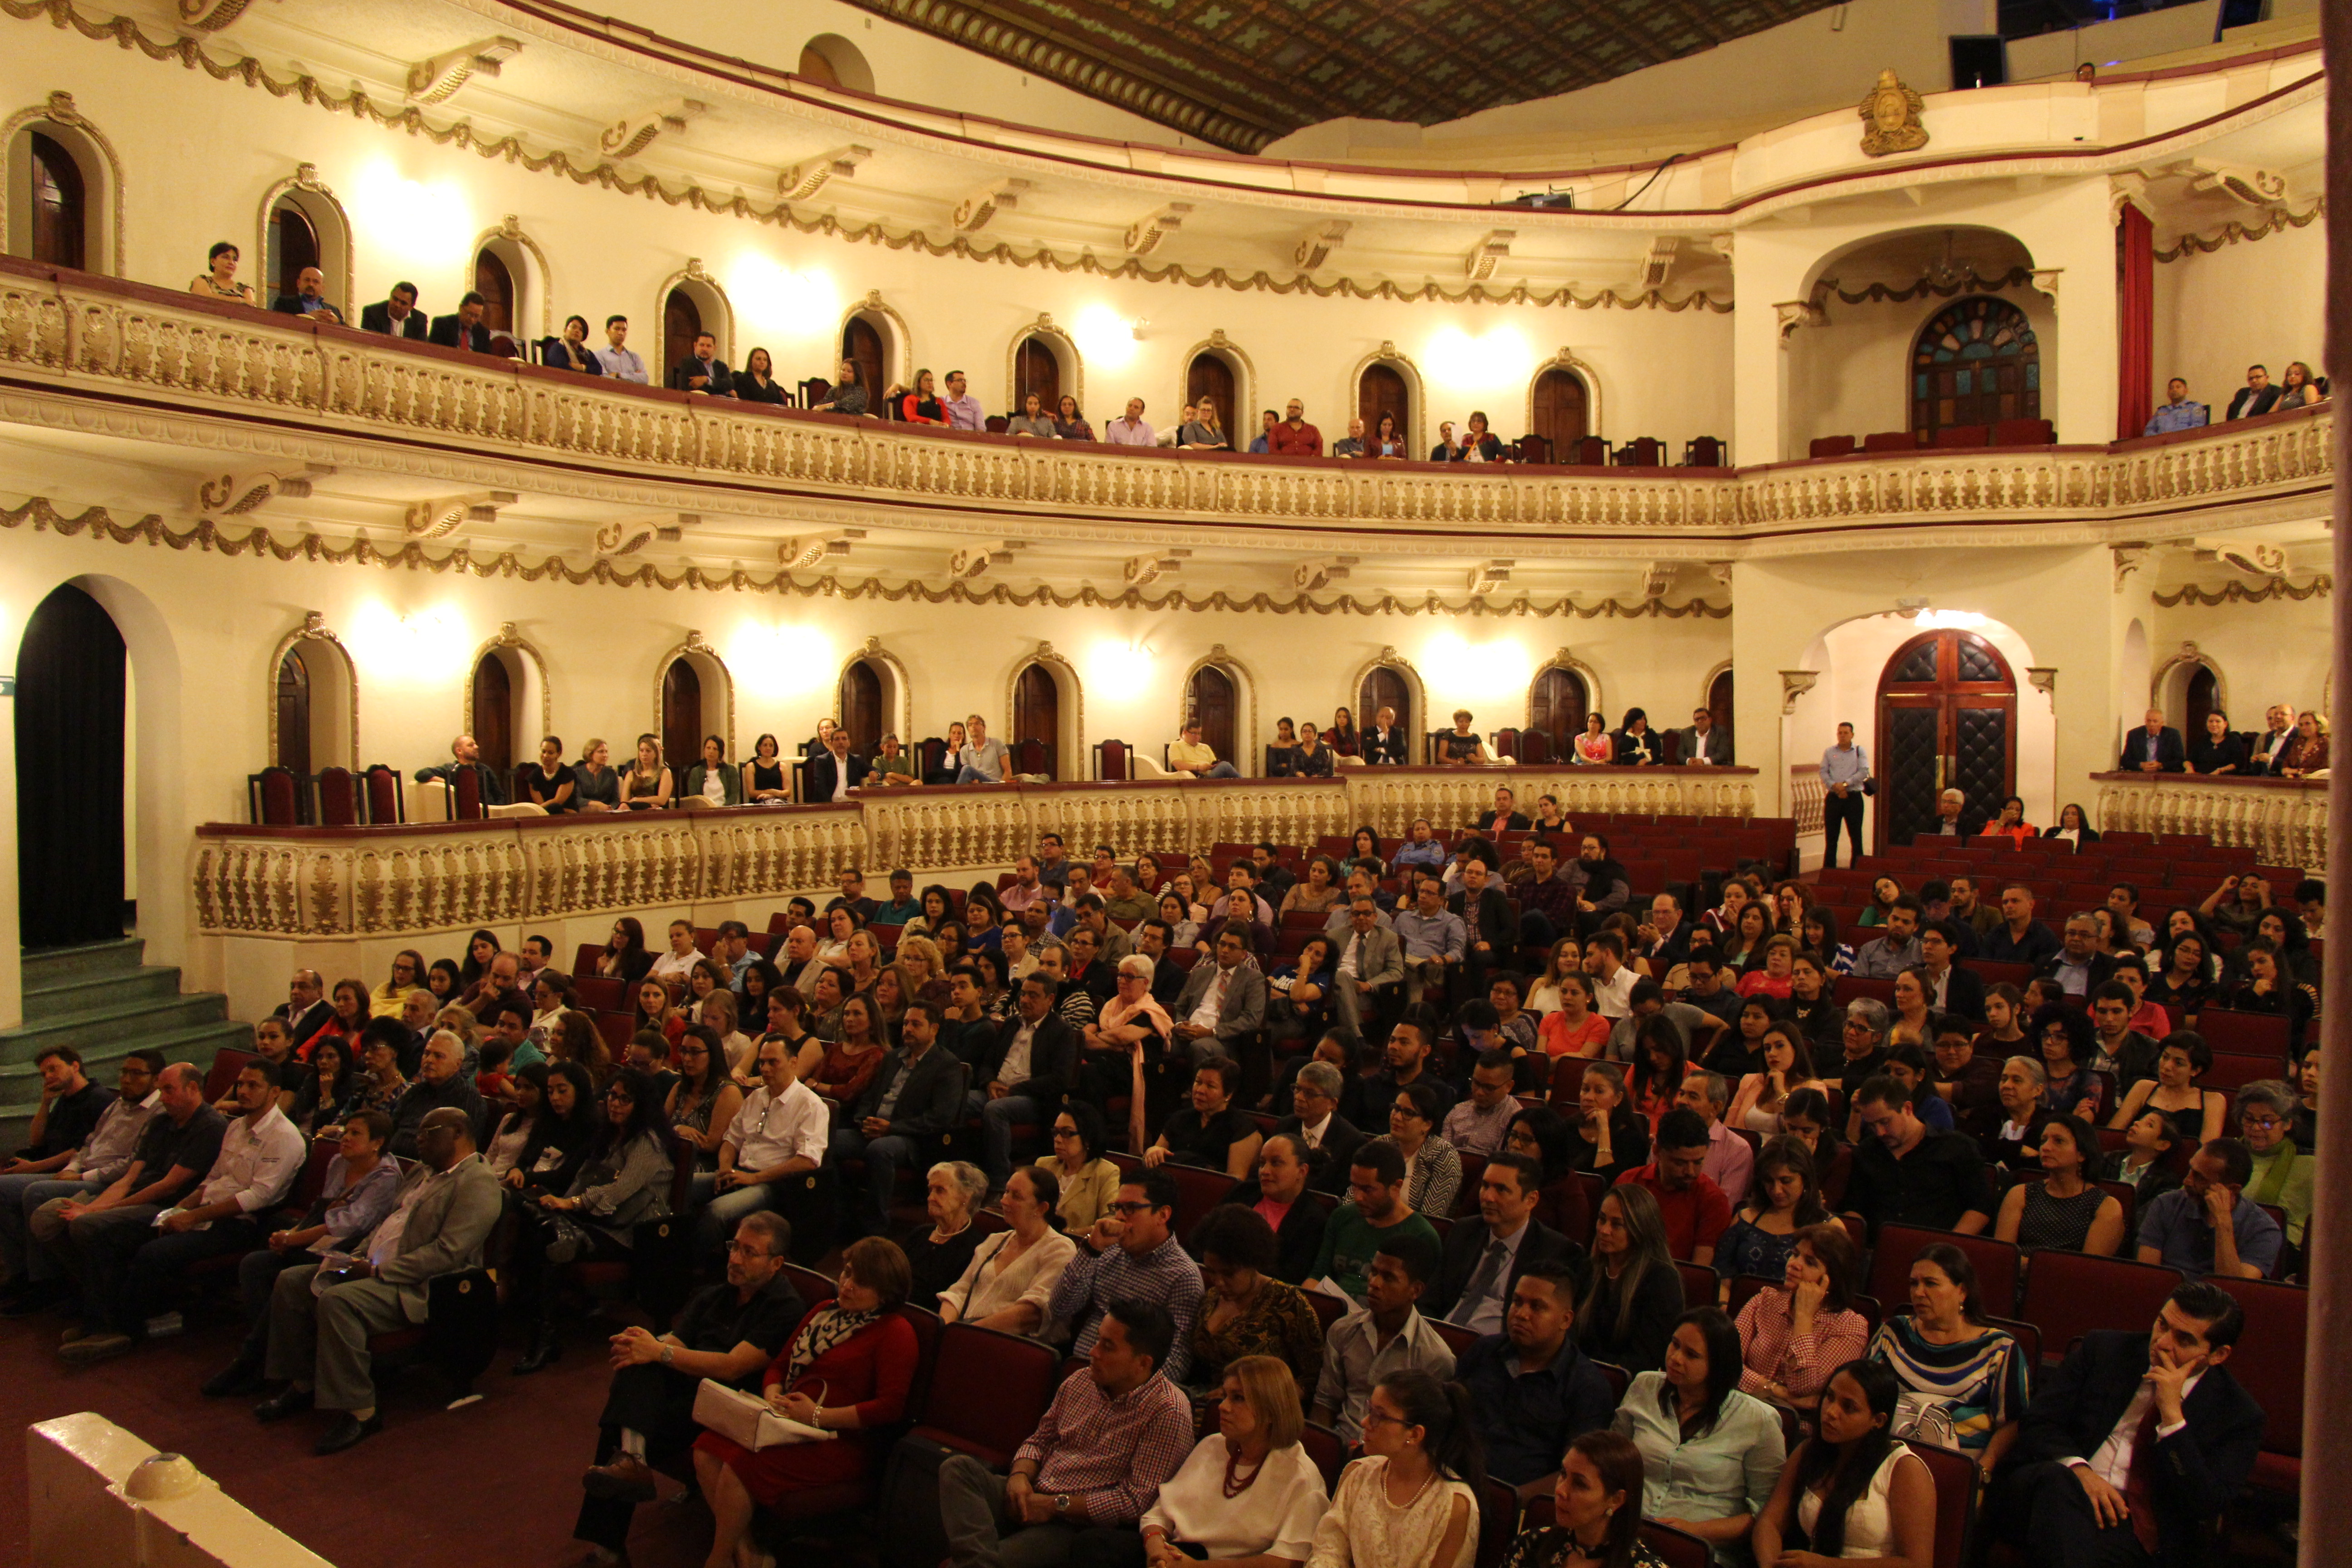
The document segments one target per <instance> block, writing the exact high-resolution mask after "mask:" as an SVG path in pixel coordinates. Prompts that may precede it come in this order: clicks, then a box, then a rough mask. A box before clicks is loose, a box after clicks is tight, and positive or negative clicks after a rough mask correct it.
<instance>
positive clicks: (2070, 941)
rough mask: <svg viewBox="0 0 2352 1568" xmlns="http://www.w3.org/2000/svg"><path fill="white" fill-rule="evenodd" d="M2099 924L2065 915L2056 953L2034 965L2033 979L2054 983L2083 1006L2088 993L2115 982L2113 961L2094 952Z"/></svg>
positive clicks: (2114, 964)
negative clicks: (2078, 998) (2081, 999)
mask: <svg viewBox="0 0 2352 1568" xmlns="http://www.w3.org/2000/svg"><path fill="white" fill-rule="evenodd" d="M2098 941H2099V922H2098V921H2095V920H2093V919H2092V918H2091V917H2090V916H2089V915H2068V916H2067V917H2066V924H2065V927H2064V929H2063V932H2062V934H2061V935H2060V936H2059V939H2058V951H2057V952H2054V953H2053V954H2052V955H2051V956H2050V957H2049V958H2047V959H2045V960H2043V961H2042V963H2039V964H2036V965H2035V966H2034V970H2033V978H2034V979H2036V980H2054V981H2056V982H2057V983H2058V987H2059V989H2060V990H2062V991H2063V992H2065V993H2066V994H2068V995H2069V996H2080V997H2083V998H2084V1000H2085V1001H2086V1002H2087V1001H2088V1000H2089V998H2090V995H2091V993H2092V992H2094V991H2096V990H2097V989H2098V988H2099V987H2100V986H2102V985H2105V984H2106V983H2107V982H2108V981H2110V980H2112V979H2114V978H2115V973H2116V959H2115V956H2114V955H2113V954H2112V953H2105V952H2100V951H2099V950H2098V945H2097V944H2098Z"/></svg>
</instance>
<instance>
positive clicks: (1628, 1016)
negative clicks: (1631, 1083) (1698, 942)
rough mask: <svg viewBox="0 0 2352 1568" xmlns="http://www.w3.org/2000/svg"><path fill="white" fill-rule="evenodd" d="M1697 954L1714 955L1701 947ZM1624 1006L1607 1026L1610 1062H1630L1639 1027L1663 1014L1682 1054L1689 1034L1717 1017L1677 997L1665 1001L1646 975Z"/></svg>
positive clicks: (1658, 986)
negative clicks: (1621, 1011)
mask: <svg viewBox="0 0 2352 1568" xmlns="http://www.w3.org/2000/svg"><path fill="white" fill-rule="evenodd" d="M1700 951H1701V952H1705V953H1706V954H1707V956H1708V957H1709V958H1710V959H1711V958H1712V957H1713V956H1714V952H1713V950H1712V949H1708V948H1702V949H1700ZM1716 989H1717V991H1721V990H1722V989H1723V986H1722V985H1721V984H1719V983H1718V984H1717V986H1716ZM1626 1004H1627V1005H1626V1009H1625V1016H1623V1017H1622V1018H1620V1019H1618V1020H1617V1021H1616V1022H1615V1023H1613V1024H1612V1025H1610V1026H1609V1059H1610V1060H1611V1061H1612V1062H1630V1061H1632V1060H1633V1041H1634V1038H1635V1037H1637V1036H1638V1035H1640V1034H1641V1032H1642V1026H1643V1024H1644V1023H1646V1022H1647V1021H1648V1020H1650V1019H1652V1018H1654V1017H1657V1016H1660V1015H1662V1014H1663V1015H1664V1017H1665V1020H1666V1022H1668V1023H1670V1024H1672V1025H1673V1026H1675V1033H1676V1034H1678V1035H1680V1036H1681V1037H1682V1040H1683V1049H1684V1050H1685V1052H1687V1051H1689V1049H1690V1042H1691V1031H1692V1030H1694V1029H1696V1028H1697V1027H1698V1026H1700V1025H1702V1024H1704V1023H1706V1021H1707V1020H1708V1019H1709V1018H1712V1017H1715V1016H1717V1015H1715V1014H1713V1013H1709V1012H1706V1010H1704V1009H1702V1008H1699V1007H1696V1006H1694V1005H1691V1004H1690V1003H1688V1002H1685V1001H1683V1000H1681V999H1680V997H1677V998H1676V999H1675V1000H1674V1001H1672V1002H1669V1001H1667V1000H1666V992H1665V987H1664V986H1663V985H1661V984H1659V983H1658V982H1657V981H1655V980H1653V979H1651V978H1650V977H1649V976H1647V975H1643V977H1642V978H1641V979H1639V980H1636V981H1635V982H1633V991H1632V993H1631V994H1629V995H1628V997H1627V998H1626Z"/></svg>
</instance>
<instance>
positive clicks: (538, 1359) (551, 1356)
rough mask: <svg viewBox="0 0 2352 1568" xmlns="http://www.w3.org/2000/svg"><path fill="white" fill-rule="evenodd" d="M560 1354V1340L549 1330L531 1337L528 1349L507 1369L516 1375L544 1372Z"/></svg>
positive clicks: (522, 1375) (561, 1350) (561, 1349)
mask: <svg viewBox="0 0 2352 1568" xmlns="http://www.w3.org/2000/svg"><path fill="white" fill-rule="evenodd" d="M562 1354H563V1345H562V1342H560V1341H558V1340H557V1339H556V1337H555V1333H554V1331H552V1330H549V1331H544V1332H542V1333H541V1334H540V1335H539V1336H538V1337H537V1338H535V1339H533V1340H532V1341H531V1342H530V1349H529V1350H528V1351H525V1352H523V1353H522V1356H521V1358H520V1359H519V1360H518V1361H517V1362H516V1363H514V1365H513V1366H511V1367H509V1368H508V1369H507V1370H508V1371H509V1373H511V1374H513V1375H514V1376H516V1377H529V1376H530V1374H531V1373H535V1372H545V1371H546V1370H547V1369H548V1368H549V1367H551V1366H553V1365H554V1364H555V1363H556V1360H557V1358H559V1357H560V1356H562Z"/></svg>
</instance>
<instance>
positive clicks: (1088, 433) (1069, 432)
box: [1054, 393, 1095, 441]
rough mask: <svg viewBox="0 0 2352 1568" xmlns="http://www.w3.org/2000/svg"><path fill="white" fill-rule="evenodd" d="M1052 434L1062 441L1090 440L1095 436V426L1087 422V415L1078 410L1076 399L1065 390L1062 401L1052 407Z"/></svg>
mask: <svg viewBox="0 0 2352 1568" xmlns="http://www.w3.org/2000/svg"><path fill="white" fill-rule="evenodd" d="M1054 434H1055V437H1058V438H1059V439H1061V440H1064V441H1091V440H1093V439H1094V438H1095V427H1094V426H1091V425H1089V424H1087V416H1085V415H1084V414H1083V413H1081V412H1079V409H1078V400H1077V399H1076V398H1075V397H1073V396H1071V395H1069V394H1068V393H1064V394H1062V401H1061V402H1060V403H1059V404H1057V405H1055V409H1054Z"/></svg>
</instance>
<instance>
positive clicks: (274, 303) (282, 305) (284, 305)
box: [269, 294, 343, 321]
mask: <svg viewBox="0 0 2352 1568" xmlns="http://www.w3.org/2000/svg"><path fill="white" fill-rule="evenodd" d="M319 303H320V304H321V305H323V306H325V307H326V308H327V309H328V310H334V311H335V320H336V321H341V320H343V313H342V312H341V310H335V307H334V305H333V304H332V303H331V302H330V301H328V300H323V299H322V300H320V301H319ZM269 308H270V309H271V310H275V311H277V312H278V314H279V315H281V316H307V315H309V314H310V311H308V310H304V309H302V299H301V296H300V295H299V294H280V295H279V296H278V298H277V299H275V300H271V301H270V302H269Z"/></svg>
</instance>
